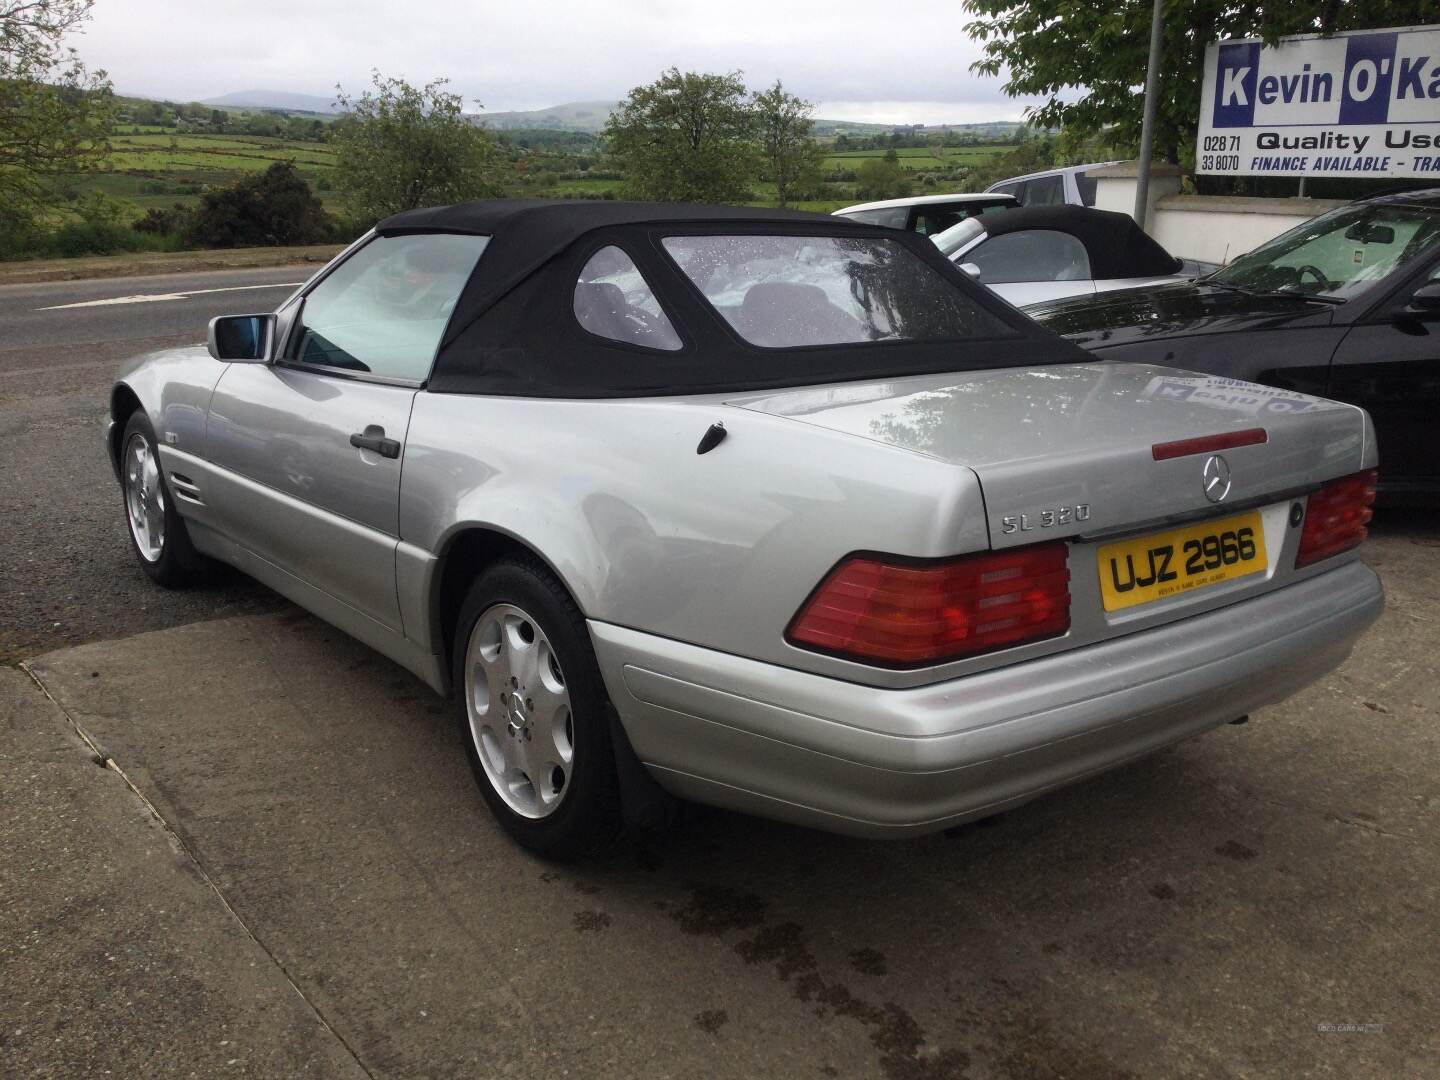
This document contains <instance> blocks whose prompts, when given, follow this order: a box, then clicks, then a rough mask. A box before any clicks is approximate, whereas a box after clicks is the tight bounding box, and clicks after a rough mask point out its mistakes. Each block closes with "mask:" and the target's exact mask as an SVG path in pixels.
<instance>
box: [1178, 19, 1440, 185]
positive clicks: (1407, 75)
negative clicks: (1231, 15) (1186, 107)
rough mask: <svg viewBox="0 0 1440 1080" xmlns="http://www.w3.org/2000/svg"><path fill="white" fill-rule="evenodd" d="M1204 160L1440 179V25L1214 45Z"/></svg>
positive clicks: (1254, 171) (1204, 110)
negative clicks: (1270, 42) (1266, 41)
mask: <svg viewBox="0 0 1440 1080" xmlns="http://www.w3.org/2000/svg"><path fill="white" fill-rule="evenodd" d="M1195 165H1196V171H1197V172H1202V173H1219V174H1223V175H1228V176H1358V177H1422V178H1424V177H1434V178H1435V179H1436V180H1437V181H1440V26H1422V27H1399V28H1396V29H1393V30H1362V31H1355V32H1351V33H1343V34H1336V35H1334V36H1333V37H1319V36H1315V35H1305V36H1301V37H1290V38H1281V39H1280V41H1279V42H1278V43H1277V44H1275V45H1274V46H1271V47H1268V48H1267V47H1266V46H1265V45H1263V44H1262V43H1261V42H1260V41H1221V42H1219V43H1217V44H1215V45H1211V46H1210V47H1209V48H1208V49H1206V50H1205V82H1204V86H1203V88H1202V90H1201V96H1200V135H1199V141H1198V143H1197V145H1196V148H1195Z"/></svg>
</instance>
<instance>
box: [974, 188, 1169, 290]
mask: <svg viewBox="0 0 1440 1080" xmlns="http://www.w3.org/2000/svg"><path fill="white" fill-rule="evenodd" d="M976 220H978V221H979V222H980V224H981V225H983V226H985V232H986V233H987V234H988V235H990V236H1003V235H1005V234H1006V233H1013V232H1020V231H1022V230H1026V229H1056V230H1058V231H1060V232H1066V233H1069V234H1070V235H1072V236H1074V237H1075V238H1076V239H1077V240H1079V241H1080V242H1081V243H1082V244H1084V245H1085V252H1086V254H1087V255H1089V256H1090V273H1091V276H1092V277H1094V278H1096V279H1098V280H1105V279H1106V278H1127V277H1149V276H1152V275H1154V276H1159V275H1161V274H1173V273H1176V272H1177V271H1178V270H1179V269H1180V267H1181V266H1182V265H1183V264H1182V261H1181V260H1180V259H1177V258H1176V257H1175V256H1174V255H1171V254H1170V253H1169V252H1168V251H1166V250H1165V249H1164V248H1163V247H1161V246H1160V245H1159V244H1158V243H1156V241H1155V240H1154V239H1153V238H1152V237H1151V236H1150V235H1149V234H1148V233H1146V232H1145V230H1144V229H1142V228H1140V226H1139V225H1137V224H1135V219H1134V218H1132V217H1131V216H1130V215H1129V214H1117V213H1114V212H1113V211H1110V210H1092V209H1091V208H1090V207H1088V206H1069V205H1066V206H1020V207H1016V208H1015V209H1013V210H991V211H989V212H987V213H986V214H985V215H984V216H982V217H980V218H977V219H976Z"/></svg>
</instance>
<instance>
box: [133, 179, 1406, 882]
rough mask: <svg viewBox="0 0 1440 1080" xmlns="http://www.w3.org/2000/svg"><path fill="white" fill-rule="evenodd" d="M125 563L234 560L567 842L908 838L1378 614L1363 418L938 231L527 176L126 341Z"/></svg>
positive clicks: (555, 845) (1066, 775) (1305, 662)
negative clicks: (973, 261) (646, 833)
mask: <svg viewBox="0 0 1440 1080" xmlns="http://www.w3.org/2000/svg"><path fill="white" fill-rule="evenodd" d="M105 438H106V444H107V448H108V451H109V453H110V456H111V459H112V461H113V462H114V464H115V468H116V473H117V476H118V477H119V480H120V483H121V486H122V489H123V495H124V508H125V518H126V522H127V524H128V527H129V533H130V537H131V540H132V541H133V543H134V547H135V552H136V555H137V556H138V558H139V563H140V566H141V567H142V568H143V569H144V570H145V572H146V573H147V574H149V575H150V577H151V578H153V579H154V580H155V581H156V582H158V583H159V584H161V585H165V586H180V585H184V584H185V583H187V582H189V581H192V580H194V579H195V578H196V576H197V575H200V574H203V573H204V572H205V569H206V565H207V563H208V562H209V561H210V560H220V561H223V562H225V563H229V564H232V565H233V566H236V567H238V568H240V569H241V570H242V571H244V572H245V573H247V574H250V575H252V576H253V577H255V578H258V579H259V580H260V581H262V582H264V583H265V584H267V585H269V586H270V587H271V588H273V589H275V590H276V591H278V592H280V593H282V594H284V595H285V596H287V597H289V598H291V599H292V600H294V601H295V602H296V603H298V604H301V605H303V606H304V607H306V608H308V609H310V610H311V611H313V612H315V613H316V614H317V615H319V616H320V617H322V618H324V619H327V620H329V621H330V622H332V623H334V624H335V625H336V626H338V627H340V628H341V629H343V630H345V631H347V632H348V633H350V634H352V635H354V636H355V637H357V638H359V639H360V640H361V641H363V642H365V643H366V644H368V645H370V646H371V647H372V648H374V649H377V650H378V651H380V652H381V653H383V654H385V655H386V656H388V657H390V658H391V659H393V660H394V661H395V662H397V663H399V664H401V665H403V666H404V667H406V668H408V669H409V670H411V671H412V672H414V673H415V674H416V675H417V676H419V677H420V678H421V679H423V680H424V681H425V682H426V683H428V684H429V685H430V686H432V687H434V689H435V690H436V691H437V692H439V693H442V694H448V695H450V696H451V697H452V698H453V700H454V701H455V709H456V715H457V722H458V726H459V729H460V731H461V734H462V738H463V743H464V747H465V749H466V751H467V753H468V755H469V757H470V761H471V764H472V766H473V768H474V772H475V776H476V779H477V781H478V783H479V787H480V791H481V792H482V794H483V796H484V798H485V800H486V802H487V803H488V804H489V806H490V808H491V810H492V811H493V812H494V814H495V816H496V818H497V819H498V820H499V821H500V823H501V824H502V825H503V826H504V827H505V828H506V829H507V830H508V831H509V832H510V833H511V834H512V835H513V836H514V837H515V838H516V839H517V840H518V841H519V842H520V843H522V844H524V845H525V846H527V847H529V848H531V849H533V850H536V851H539V852H542V853H544V854H547V855H551V856H555V857H562V856H568V855H574V854H578V853H581V852H584V851H587V850H591V849H593V848H595V847H596V846H598V845H601V844H603V843H605V842H607V841H609V840H612V839H613V838H614V837H616V836H617V835H619V834H620V833H621V832H622V831H623V830H624V828H625V827H626V825H627V824H628V825H634V824H636V823H645V822H652V821H654V820H656V819H657V818H658V817H661V816H663V815H664V813H665V811H666V808H668V807H671V806H673V805H674V800H673V798H672V796H679V797H682V798H684V799H691V800H696V801H699V802H704V803H711V804H716V805H720V806H725V807H731V808H734V809H738V810H743V811H746V812H749V813H754V814H760V815H765V816H768V817H772V818H779V819H783V820H787V821H792V822H798V823H803V824H806V825H812V826H817V827H820V828H825V829H832V830H836V831H841V832H847V833H854V834H861V835H869V836H900V835H908V834H912V833H919V832H925V831H928V830H935V829H941V828H945V827H948V826H951V825H954V824H957V823H959V822H962V821H965V820H966V819H970V818H976V817H980V816H984V815H989V814H993V813H995V812H997V811H999V810H1002V809H1004V808H1006V807H1010V806H1013V805H1016V804H1018V803H1021V802H1023V801H1025V800H1027V799H1031V798H1034V797H1035V796H1037V795H1039V794H1041V793H1042V792H1045V791H1049V790H1051V789H1053V788H1056V787H1059V786H1061V785H1064V784H1067V783H1070V782H1072V781H1075V780H1078V779H1080V778H1082V777H1085V776H1089V775H1091V774H1094V773H1098V772H1100V771H1101V770H1104V769H1108V768H1111V767H1112V766H1115V765H1118V764H1120V763H1121V762H1125V761H1128V760H1130V759H1133V758H1136V757H1139V756H1141V755H1144V754H1148V753H1150V752H1152V751H1154V750H1156V749H1158V748H1160V747H1163V746H1165V745H1167V744H1170V743H1173V742H1176V741H1177V740H1180V739H1184V738H1186V737H1188V736H1191V735H1195V734H1197V733H1199V732H1202V731H1204V730H1206V729H1208V728H1211V727H1213V726H1215V725H1218V724H1222V723H1225V722H1226V721H1232V720H1236V719H1238V718H1240V717H1242V716H1245V715H1246V714H1248V713H1249V712H1250V711H1251V710H1253V709H1256V708H1258V707H1260V706H1262V705H1265V704H1267V703H1271V702H1275V701H1278V700H1280V699H1281V698H1283V697H1285V696H1286V695H1287V694H1290V693H1292V692H1293V691H1295V690H1296V689H1298V688H1300V687H1302V686H1304V685H1306V684H1307V683H1309V682H1311V681H1312V680H1314V679H1316V678H1317V677H1319V676H1320V675H1322V674H1323V673H1325V672H1327V671H1329V670H1330V669H1331V668H1333V667H1335V665H1337V664H1338V663H1340V661H1341V660H1343V659H1344V658H1345V656H1346V655H1347V654H1348V653H1349V651H1350V649H1351V646H1352V645H1353V644H1354V642H1355V640H1356V638H1357V636H1358V635H1359V634H1360V633H1361V632H1362V631H1363V630H1364V629H1365V628H1366V627H1367V626H1368V625H1369V624H1370V623H1371V622H1372V621H1374V619H1375V618H1376V617H1377V616H1378V615H1379V613H1380V610H1381V606H1382V603H1383V600H1382V594H1381V589H1380V585H1379V582H1378V580H1377V578H1376V576H1375V574H1374V573H1373V572H1372V571H1371V570H1370V569H1369V568H1368V567H1367V566H1366V565H1365V564H1364V563H1363V562H1361V561H1359V559H1358V557H1357V551H1356V548H1357V546H1358V545H1359V544H1360V542H1361V541H1362V540H1363V539H1364V537H1365V534H1366V522H1367V521H1369V519H1370V509H1369V507H1370V504H1371V502H1372V501H1373V499H1374V491H1375V476H1376V474H1375V468H1376V460H1377V454H1376V446H1375V437H1374V432H1373V429H1372V427H1371V423H1370V420H1369V417H1368V416H1367V415H1366V414H1365V412H1364V411H1363V410H1360V409H1356V408H1353V407H1351V406H1347V405H1341V404H1337V403H1335V402H1331V401H1324V400H1321V399H1317V398H1312V397H1305V396H1302V395H1298V394H1291V393H1286V392H1283V391H1277V390H1274V389H1267V388H1263V387H1258V386H1253V385H1251V384H1248V383H1241V382H1232V383H1227V382H1225V381H1224V380H1214V379H1198V378H1195V377H1192V376H1189V375H1187V373H1185V372H1180V371H1174V370H1171V369H1167V368H1163V367H1151V366H1141V365H1135V364H1121V363H1103V362H1099V363H1097V362H1094V361H1093V360H1092V359H1091V358H1090V357H1089V356H1088V355H1087V354H1086V353H1084V352H1082V351H1081V350H1080V349H1079V348H1077V347H1075V346H1073V345H1070V344H1067V343H1066V342H1065V341H1063V340H1061V339H1060V338H1058V337H1055V336H1054V335H1052V334H1050V333H1048V332H1047V331H1045V330H1043V329H1041V328H1040V327H1039V326H1038V325H1036V324H1035V323H1033V322H1031V321H1029V320H1028V319H1026V318H1025V317H1024V316H1022V315H1021V314H1020V313H1018V312H1017V311H1016V310H1015V309H1013V308H1011V307H1009V306H1008V305H1006V304H1004V303H1003V302H1001V301H999V300H997V299H995V298H994V297H992V296H991V295H990V294H988V293H987V292H986V290H985V289H984V288H982V287H980V286H979V285H976V284H974V283H973V282H971V281H970V280H969V279H968V278H967V277H966V276H965V275H964V274H962V273H960V272H959V271H958V270H956V269H955V268H954V267H952V266H951V265H950V263H949V262H948V261H947V260H946V259H945V258H944V256H942V255H941V254H940V253H939V252H938V251H937V250H936V249H935V247H934V245H933V244H931V243H930V242H929V241H928V240H926V239H925V238H924V237H921V236H913V235H910V234H906V233H901V232H896V231H894V230H889V229H884V228H879V227H875V226H866V225H861V224H855V223H851V222H846V221H844V220H842V219H839V218H834V217H821V216H817V215H807V214H798V213H785V212H769V211H760V210H743V209H723V208H714V207H683V206H680V207H677V206H647V205H638V204H629V205H627V204H622V203H594V202H589V203H564V202H526V201H500V202H485V203H469V204H463V205H458V206H450V207H443V208H439V209H426V210H416V211H410V212H407V213H403V214H399V215H397V216H395V217H392V218H389V219H388V220H386V221H383V222H381V223H380V224H379V225H378V226H377V227H376V228H375V229H374V230H373V232H371V233H370V234H368V235H366V236H365V237H364V238H362V239H361V240H360V241H358V242H357V243H356V244H354V245H353V246H351V247H350V248H349V249H348V250H347V251H345V252H344V253H343V254H341V255H340V256H339V257H338V258H337V259H335V261H334V262H332V263H331V264H330V265H329V266H327V267H326V268H325V269H324V270H322V271H320V272H319V273H318V274H316V275H315V276H314V277H313V278H312V279H311V280H310V281H309V282H307V283H306V284H305V285H304V286H303V287H301V288H300V289H299V290H298V291H297V292H296V293H295V294H294V295H293V296H292V297H290V298H289V299H288V300H287V301H286V302H285V303H284V304H283V305H281V307H280V309H279V310H278V311H276V312H274V313H273V314H263V315H237V316H233V317H225V318H220V319H216V320H214V322H213V323H212V324H211V326H210V338H209V345H208V348H205V347H195V348H187V349H179V350H173V351H167V352H160V353H155V354H151V355H148V356H144V357H140V358H137V359H135V360H132V361H131V362H129V363H128V364H127V365H126V366H125V368H124V370H123V371H122V373H121V375H120V378H119V380H118V381H117V382H116V384H115V387H114V392H113V395H112V398H111V403H110V417H109V423H108V428H107V432H106V436H105Z"/></svg>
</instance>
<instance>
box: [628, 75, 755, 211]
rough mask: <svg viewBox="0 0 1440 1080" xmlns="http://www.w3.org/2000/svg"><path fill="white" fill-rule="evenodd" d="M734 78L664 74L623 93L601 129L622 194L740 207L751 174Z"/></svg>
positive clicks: (740, 86)
mask: <svg viewBox="0 0 1440 1080" xmlns="http://www.w3.org/2000/svg"><path fill="white" fill-rule="evenodd" d="M751 132H752V123H751V115H750V110H749V109H748V108H747V106H746V101H745V84H744V82H742V81H741V74H740V72H738V71H732V72H729V73H727V74H725V75H710V74H699V73H696V72H693V71H687V72H685V73H684V74H681V73H680V71H679V70H677V69H676V68H673V67H672V68H671V69H670V70H668V71H666V72H665V73H664V74H662V75H661V76H660V78H659V79H657V80H656V81H655V82H653V83H650V84H649V85H648V86H637V87H636V88H635V89H633V90H631V91H630V93H629V95H628V96H627V97H626V99H625V100H624V101H623V102H621V103H620V108H619V109H617V110H616V111H615V112H614V113H612V114H611V116H610V119H609V121H608V122H607V123H606V125H605V133H604V135H605V141H606V145H607V148H608V150H609V152H610V154H611V156H612V157H613V158H614V159H615V162H616V164H617V165H618V167H619V169H620V172H621V174H622V175H623V176H624V177H625V186H626V188H627V189H628V193H629V194H630V195H632V196H634V197H636V198H641V199H652V200H655V201H658V202H701V203H706V202H708V203H722V202H740V201H742V200H743V199H744V198H745V196H746V195H747V194H748V187H749V184H750V181H751V180H752V179H753V177H754V176H755V172H756V164H757V162H756V153H755V147H754V144H753V143H752V142H751Z"/></svg>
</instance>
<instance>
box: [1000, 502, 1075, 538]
mask: <svg viewBox="0 0 1440 1080" xmlns="http://www.w3.org/2000/svg"><path fill="white" fill-rule="evenodd" d="M1089 520H1090V504H1089V503H1076V504H1075V505H1074V506H1056V507H1053V508H1051V509H1048V510H1036V511H1035V512H1034V513H1033V514H1006V515H1005V516H1004V517H1002V518H1001V519H1000V531H1001V532H1002V533H1023V532H1030V531H1031V530H1033V529H1053V528H1056V527H1057V526H1060V525H1069V524H1071V523H1072V522H1081V521H1089Z"/></svg>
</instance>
